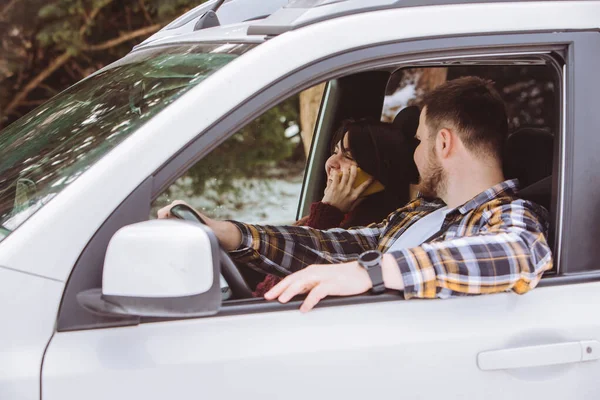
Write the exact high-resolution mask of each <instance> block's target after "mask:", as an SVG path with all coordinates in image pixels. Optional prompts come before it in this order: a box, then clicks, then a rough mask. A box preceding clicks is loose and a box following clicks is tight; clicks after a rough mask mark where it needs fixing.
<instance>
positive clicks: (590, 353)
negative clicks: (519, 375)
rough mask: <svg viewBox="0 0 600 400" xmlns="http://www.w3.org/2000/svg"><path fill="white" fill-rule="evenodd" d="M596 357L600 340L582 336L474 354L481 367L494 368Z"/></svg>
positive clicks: (598, 352)
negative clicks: (577, 340)
mask: <svg viewBox="0 0 600 400" xmlns="http://www.w3.org/2000/svg"><path fill="white" fill-rule="evenodd" d="M598 358H600V342H598V341H597V340H583V341H580V342H567V343H556V344H544V345H539V346H527V347H516V348H512V349H502V350H492V351H484V352H481V353H479V354H478V355H477V366H478V367H479V369H481V370H482V371H495V370H499V369H514V368H530V367H542V366H546V365H557V364H568V363H577V362H583V361H593V360H597V359H598Z"/></svg>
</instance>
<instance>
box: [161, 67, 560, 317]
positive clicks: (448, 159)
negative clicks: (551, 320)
mask: <svg viewBox="0 0 600 400" xmlns="http://www.w3.org/2000/svg"><path fill="white" fill-rule="evenodd" d="M507 131H508V125H507V116H506V110H505V106H504V103H503V101H502V99H501V98H500V95H499V94H498V93H497V92H496V91H495V89H494V88H493V87H492V84H491V82H489V81H485V80H482V79H480V78H477V77H465V78H460V79H456V80H453V81H449V82H447V83H445V84H443V85H441V86H440V87H438V88H437V89H435V90H433V91H432V92H430V93H428V94H427V95H426V97H425V98H424V100H423V110H422V112H421V115H420V121H419V128H418V130H417V135H416V139H418V140H419V141H420V144H419V146H418V147H417V148H416V150H415V154H414V160H415V163H416V165H417V168H418V170H419V174H420V176H421V185H420V190H421V196H420V197H419V198H417V199H416V200H414V201H412V202H410V203H409V204H408V205H406V206H405V207H403V208H401V209H399V210H397V211H396V212H394V213H392V214H391V215H390V216H388V218H387V219H386V220H384V221H383V222H381V223H379V224H374V225H370V226H368V227H364V228H354V229H349V230H344V229H332V230H328V231H319V230H314V229H310V228H306V227H291V226H286V227H272V226H256V225H247V224H243V223H239V222H230V221H216V220H211V219H209V218H206V217H204V216H203V218H205V219H206V221H207V224H208V225H209V226H210V227H211V228H212V229H213V231H214V232H215V234H216V236H217V237H218V239H219V241H220V242H221V244H222V246H223V247H224V248H225V249H226V250H227V251H229V252H230V253H229V254H230V255H231V257H233V258H234V259H236V260H237V261H240V262H245V263H247V264H248V265H249V266H250V267H252V268H255V269H259V270H261V271H264V272H265V273H272V274H276V275H283V276H285V275H288V276H287V277H286V278H285V279H283V280H282V281H281V282H280V283H278V284H277V285H276V286H275V287H273V288H272V289H271V290H270V291H269V292H267V293H266V294H265V298H266V299H267V300H274V299H278V300H279V301H281V302H283V303H285V302H288V301H289V300H290V299H291V298H292V297H294V296H295V295H298V294H302V293H308V296H307V297H306V299H305V301H304V302H303V304H302V306H301V311H304V312H305V311H309V310H310V309H312V308H313V307H314V306H315V305H316V304H317V303H318V302H319V301H320V300H321V299H323V298H324V297H326V296H330V295H336V296H350V295H355V294H360V293H364V292H366V291H368V290H369V289H372V290H373V291H374V292H377V293H380V292H382V291H383V290H384V289H385V288H388V289H395V290H402V291H404V296H405V298H406V299H410V298H413V297H416V298H436V297H439V298H447V297H451V296H458V295H474V294H484V293H495V292H501V291H508V290H513V291H515V292H516V293H519V294H521V293H525V292H527V291H528V290H530V289H533V288H534V287H535V286H536V285H537V283H538V282H539V280H540V278H541V276H542V274H543V272H544V271H546V270H549V269H551V268H552V257H551V252H550V248H549V247H548V244H547V242H546V238H545V236H544V233H545V232H546V230H547V220H546V218H547V212H546V211H545V210H544V209H543V208H542V207H540V206H537V205H535V204H533V203H531V202H527V201H524V200H521V199H518V198H517V197H516V190H517V188H516V185H517V183H516V182H515V181H504V176H503V173H502V160H501V153H502V148H503V144H504V141H505V138H506V136H507ZM355 173H356V170H355V167H352V170H351V174H355ZM174 204H177V202H175V203H173V204H172V205H170V206H168V207H165V208H163V209H161V210H160V211H159V217H160V218H167V217H169V216H170V214H169V209H170V207H172V206H173V205H174ZM357 259H358V261H356V260H357ZM290 273H291V274H290Z"/></svg>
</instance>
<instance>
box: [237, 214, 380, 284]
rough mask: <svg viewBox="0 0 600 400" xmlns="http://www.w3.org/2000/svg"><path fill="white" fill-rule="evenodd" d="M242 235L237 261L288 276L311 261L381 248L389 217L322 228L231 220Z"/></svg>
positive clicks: (339, 259)
mask: <svg viewBox="0 0 600 400" xmlns="http://www.w3.org/2000/svg"><path fill="white" fill-rule="evenodd" d="M231 222H232V223H234V224H235V225H236V226H237V227H238V229H239V230H240V232H241V234H242V243H241V245H240V247H238V248H237V249H236V250H234V251H231V252H229V255H230V256H231V258H233V259H234V260H235V261H236V262H240V263H243V264H246V265H248V266H249V267H250V268H253V269H255V270H258V271H261V272H264V273H267V274H274V275H278V276H286V275H289V274H291V273H293V272H296V271H299V270H301V269H303V268H306V267H307V266H309V265H311V264H331V263H342V262H347V261H351V260H355V259H357V258H358V256H359V255H360V254H361V253H363V252H364V251H367V250H372V249H375V248H377V244H378V242H379V239H380V236H381V235H382V233H383V232H384V231H385V228H386V226H387V224H388V220H385V221H383V222H382V223H379V224H372V225H369V226H368V227H364V228H356V229H348V230H346V229H339V228H336V229H330V230H326V231H323V230H318V229H312V228H309V227H304V226H261V225H249V224H244V223H241V222H236V221H231Z"/></svg>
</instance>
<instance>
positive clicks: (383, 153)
mask: <svg viewBox="0 0 600 400" xmlns="http://www.w3.org/2000/svg"><path fill="white" fill-rule="evenodd" d="M404 128H407V129H404V131H402V130H403V126H402V125H400V124H394V125H390V124H386V123H383V122H370V121H367V120H359V121H352V120H348V121H344V122H343V123H342V126H341V127H340V128H339V129H338V130H337V132H336V133H335V135H334V136H333V140H332V147H331V156H330V157H329V158H328V159H327V161H326V162H325V172H326V173H327V187H326V188H325V193H324V196H323V199H322V200H321V201H319V202H315V203H313V204H312V205H311V208H310V214H309V215H308V216H307V217H304V218H302V219H301V220H299V221H298V222H297V223H296V225H302V226H308V227H311V228H315V229H321V230H325V229H331V228H338V227H339V228H349V227H352V226H366V225H369V224H371V223H374V222H381V221H382V220H384V219H385V218H386V217H387V216H388V215H389V214H391V213H392V212H393V211H395V210H396V209H398V208H399V207H402V206H403V205H405V204H406V203H407V202H408V200H409V184H410V183H411V181H412V180H413V179H414V177H413V176H412V171H413V168H414V167H413V149H414V148H413V146H412V145H411V143H410V142H409V141H410V140H411V139H412V138H413V136H414V134H415V132H412V131H411V132H408V130H415V131H416V127H415V126H410V127H408V125H406V124H405V126H404ZM358 168H360V169H361V170H362V171H364V172H366V173H367V174H368V175H370V176H371V178H370V179H368V180H367V181H365V182H363V183H361V184H359V185H357V181H356V180H357V176H359V175H360V173H359V172H358ZM376 186H378V188H379V189H382V190H380V191H377V187H376ZM374 191H375V193H372V192H374ZM279 280H280V278H278V277H276V276H274V275H269V276H267V278H266V279H265V280H264V281H263V282H261V283H259V284H258V286H257V287H256V291H255V292H254V295H255V296H256V297H262V296H263V295H264V294H265V293H266V292H267V291H268V290H269V289H270V288H271V287H273V286H274V285H275V284H276V283H277V282H279Z"/></svg>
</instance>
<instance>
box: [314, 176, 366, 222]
mask: <svg viewBox="0 0 600 400" xmlns="http://www.w3.org/2000/svg"><path fill="white" fill-rule="evenodd" d="M356 171H357V170H356V165H353V166H351V167H350V169H349V170H342V171H341V173H336V172H335V171H332V172H331V175H330V177H329V180H328V181H327V187H326V188H325V195H324V196H323V200H321V201H322V202H323V203H327V204H329V205H332V206H334V207H336V208H337V209H339V210H340V211H341V212H343V213H347V212H348V211H351V210H352V209H354V207H356V206H357V205H358V203H360V201H361V200H362V199H361V198H360V195H361V194H362V193H363V192H364V191H365V190H366V189H367V187H369V185H370V184H371V183H372V182H373V178H369V179H368V180H366V181H365V182H363V183H362V184H361V185H360V186H358V187H357V188H354V187H353V186H354V182H355V181H356Z"/></svg>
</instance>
